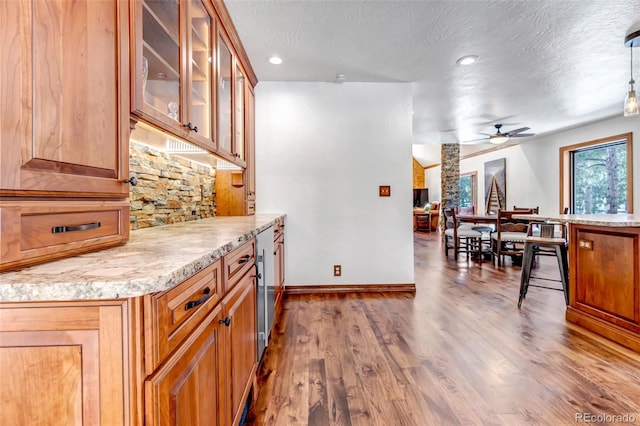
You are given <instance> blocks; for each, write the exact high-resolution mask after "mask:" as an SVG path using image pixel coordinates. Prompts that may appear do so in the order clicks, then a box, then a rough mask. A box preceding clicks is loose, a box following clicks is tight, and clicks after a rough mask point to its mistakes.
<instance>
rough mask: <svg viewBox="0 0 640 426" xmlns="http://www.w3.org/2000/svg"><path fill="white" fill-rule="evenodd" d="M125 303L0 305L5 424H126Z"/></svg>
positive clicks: (1, 409) (0, 382) (1, 402)
mask: <svg viewBox="0 0 640 426" xmlns="http://www.w3.org/2000/svg"><path fill="white" fill-rule="evenodd" d="M128 329H129V324H128V305H127V302H126V301H101V302H73V303H60V302H59V303H15V304H2V305H0V371H2V374H0V393H1V394H2V395H1V396H0V412H2V424H3V425H7V426H9V425H35V424H47V425H70V424H76V425H79V424H85V425H100V424H102V425H127V424H131V420H130V418H129V416H130V414H131V412H130V408H129V405H128V400H129V388H130V376H129V366H128V358H127V354H128V351H129V344H128V338H129V337H128V334H127V330H128Z"/></svg>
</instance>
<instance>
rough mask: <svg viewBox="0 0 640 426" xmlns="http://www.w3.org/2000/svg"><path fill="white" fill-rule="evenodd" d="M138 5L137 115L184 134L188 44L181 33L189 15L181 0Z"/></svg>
mask: <svg viewBox="0 0 640 426" xmlns="http://www.w3.org/2000/svg"><path fill="white" fill-rule="evenodd" d="M133 4H134V26H133V29H134V36H133V39H134V53H135V61H136V63H135V72H133V73H132V74H133V75H134V77H133V78H132V81H133V95H134V96H133V97H132V99H133V102H134V105H133V112H137V113H140V114H141V115H142V116H144V117H146V118H148V119H150V121H152V122H155V123H161V124H163V125H164V126H167V127H168V128H173V129H174V130H176V131H179V132H184V129H183V128H182V126H181V121H180V120H181V114H183V113H184V111H183V108H182V106H183V103H182V99H181V92H180V91H181V84H182V75H183V74H184V71H182V70H183V68H184V64H183V62H184V61H182V59H181V55H182V52H183V48H182V45H181V41H182V44H185V43H186V41H185V40H186V39H185V36H184V35H183V34H182V33H181V27H182V26H181V25H180V21H181V15H182V14H185V13H186V7H185V6H184V3H183V2H180V1H177V0H169V1H165V0H140V1H136V2H134V3H133Z"/></svg>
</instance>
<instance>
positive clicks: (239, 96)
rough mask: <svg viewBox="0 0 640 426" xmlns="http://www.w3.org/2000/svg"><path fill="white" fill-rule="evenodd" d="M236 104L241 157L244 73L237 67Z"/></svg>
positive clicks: (236, 146)
mask: <svg viewBox="0 0 640 426" xmlns="http://www.w3.org/2000/svg"><path fill="white" fill-rule="evenodd" d="M233 100H234V105H235V115H234V117H235V140H234V144H235V145H234V147H235V152H236V154H238V156H239V158H244V75H243V74H242V71H241V70H240V68H239V67H236V81H235V93H234V98H233Z"/></svg>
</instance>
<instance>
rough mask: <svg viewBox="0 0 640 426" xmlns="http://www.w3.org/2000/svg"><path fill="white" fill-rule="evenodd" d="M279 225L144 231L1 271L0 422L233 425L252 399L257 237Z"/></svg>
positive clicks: (243, 221)
mask: <svg viewBox="0 0 640 426" xmlns="http://www.w3.org/2000/svg"><path fill="white" fill-rule="evenodd" d="M283 220H284V215H279V214H276V215H256V216H243V217H220V218H212V219H203V220H198V221H192V222H184V223H180V224H174V225H166V226H162V227H156V228H146V229H142V230H137V231H133V232H132V233H131V239H130V240H129V243H128V244H126V245H124V246H120V247H115V248H111V249H107V250H103V251H99V252H94V253H87V254H83V255H80V256H76V257H72V258H68V259H62V260H57V261H54V262H50V263H46V264H42V265H36V266H32V267H29V268H25V269H23V270H20V271H15V272H6V273H2V274H0V298H1V302H2V303H0V371H2V375H0V390H2V391H0V393H2V395H1V397H0V412H2V413H3V418H4V419H6V420H7V421H9V424H36V423H46V424H87V425H89V424H91V425H94V424H95V425H98V424H100V425H115V424H118V425H141V424H147V425H159V424H208V425H209V424H210V425H217V426H226V425H231V424H238V422H239V419H240V416H241V415H242V412H243V408H244V406H245V403H246V401H247V400H248V399H249V398H250V397H249V396H250V395H251V394H252V393H253V394H255V391H256V389H255V372H256V368H257V361H258V360H257V317H256V309H257V306H256V270H255V268H254V265H255V260H256V258H255V253H256V238H255V236H256V235H257V234H258V233H260V232H261V231H262V230H265V229H267V228H268V227H270V226H272V225H273V226H274V227H278V228H279V229H283ZM273 244H275V241H274V242H273ZM264 248H267V249H274V250H275V247H274V246H269V247H264ZM274 266H275V265H274ZM252 390H253V392H252ZM194 419H201V421H200V422H195V421H194Z"/></svg>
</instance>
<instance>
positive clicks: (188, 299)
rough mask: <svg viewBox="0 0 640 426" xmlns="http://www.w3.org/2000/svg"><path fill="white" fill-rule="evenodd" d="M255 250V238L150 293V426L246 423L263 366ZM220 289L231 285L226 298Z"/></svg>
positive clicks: (147, 324) (147, 299)
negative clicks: (259, 348) (259, 353)
mask: <svg viewBox="0 0 640 426" xmlns="http://www.w3.org/2000/svg"><path fill="white" fill-rule="evenodd" d="M254 250H255V242H254V241H253V240H251V241H248V242H247V243H245V244H243V245H242V246H240V247H238V248H237V249H235V250H234V251H232V252H230V253H228V254H227V255H226V256H225V257H224V258H223V259H222V261H218V262H215V263H214V264H212V265H210V266H208V267H207V268H205V269H203V270H202V271H200V272H198V273H197V274H195V275H194V276H192V277H190V278H188V279H187V280H185V281H184V282H183V283H181V284H179V285H177V286H176V287H174V288H173V289H171V290H168V291H166V292H161V293H158V294H152V295H147V296H145V303H144V309H145V320H144V322H145V325H144V340H145V345H146V346H147V348H146V350H145V352H146V354H147V356H146V358H147V360H146V363H147V370H146V371H147V374H148V375H147V378H146V380H145V384H144V400H145V401H144V405H145V409H144V410H145V424H147V425H185V426H186V425H189V426H198V425H216V426H218V425H219V426H226V425H237V424H238V423H239V421H240V418H241V416H242V412H243V408H244V405H245V401H246V400H247V397H248V395H249V392H250V390H251V388H252V386H253V384H254V381H255V372H256V366H257V321H256V320H257V319H256V277H255V268H253V266H252V265H253V261H254V257H253V252H254ZM249 252H250V253H249ZM247 253H249V254H247ZM221 265H223V266H222V268H224V269H225V271H227V272H225V273H224V274H221V273H220V270H221ZM227 279H228V282H227ZM220 288H226V289H229V290H227V291H226V294H224V295H223V297H222V299H221V300H220V299H218V297H217V296H218V294H219V292H218V289H220Z"/></svg>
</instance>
